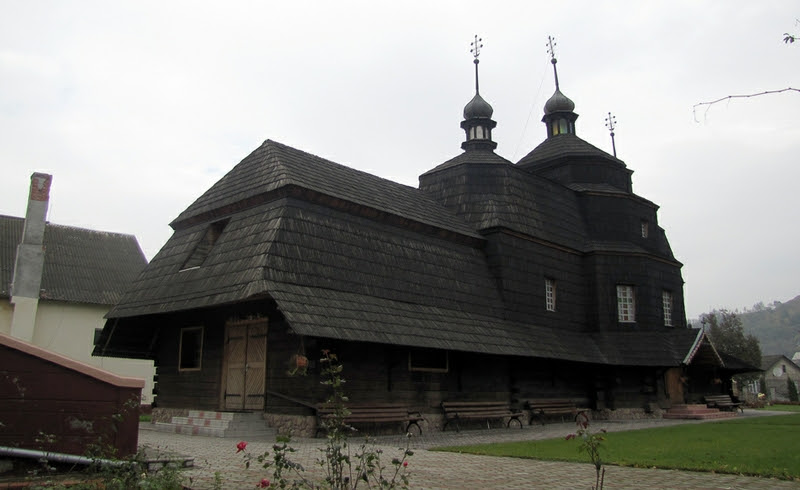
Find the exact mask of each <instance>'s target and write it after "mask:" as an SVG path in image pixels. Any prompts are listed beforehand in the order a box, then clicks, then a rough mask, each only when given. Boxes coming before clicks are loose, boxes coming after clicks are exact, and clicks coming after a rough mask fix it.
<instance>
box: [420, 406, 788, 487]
mask: <svg viewBox="0 0 800 490" xmlns="http://www.w3.org/2000/svg"><path fill="white" fill-rule="evenodd" d="M564 435H565V436H566V434H564ZM606 437H607V439H606V441H605V442H604V443H603V447H602V448H601V452H600V455H601V457H602V458H603V461H604V462H607V463H608V464H614V465H620V466H635V467H644V468H654V467H655V468H672V469H681V470H695V471H715V472H718V473H735V474H744V475H754V476H763V477H776V478H782V479H787V480H798V479H800V451H798V440H800V417H798V416H796V415H777V416H770V417H752V418H750V417H748V418H740V419H736V420H726V421H722V422H709V423H704V424H687V425H677V426H672V427H662V428H657V429H643V430H636V431H627V432H613V433H609V434H606ZM579 445H580V441H579V440H577V439H573V440H570V441H567V440H564V439H563V438H559V439H549V440H544V441H525V442H510V443H499V444H481V445H475V446H454V447H446V448H437V449H436V450H440V451H451V452H463V453H471V454H481V455H488V456H510V457H516V458H531V459H543V460H551V461H577V462H587V463H588V462H589V459H588V456H587V455H586V453H583V452H580V451H579V450H578V447H579Z"/></svg>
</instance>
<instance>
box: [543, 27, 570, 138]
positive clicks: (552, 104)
mask: <svg viewBox="0 0 800 490" xmlns="http://www.w3.org/2000/svg"><path fill="white" fill-rule="evenodd" d="M555 46H556V43H555V40H554V39H553V37H552V36H548V37H547V52H548V53H549V54H550V63H552V64H553V76H554V77H555V81H556V91H555V93H553V95H552V97H550V99H548V101H547V102H545V104H544V117H542V122H543V123H544V124H545V126H546V127H547V137H548V138H552V137H554V136H558V135H560V134H575V120H576V119H578V115H577V114H575V112H573V111H574V110H575V103H574V102H572V101H571V100H570V99H569V98H568V97H567V96H566V95H564V94H562V93H561V87H559V84H558V69H557V68H556V63H558V60H556V52H555Z"/></svg>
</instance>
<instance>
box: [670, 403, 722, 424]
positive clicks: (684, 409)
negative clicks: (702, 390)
mask: <svg viewBox="0 0 800 490" xmlns="http://www.w3.org/2000/svg"><path fill="white" fill-rule="evenodd" d="M735 416H736V413H735V412H721V411H719V409H716V408H708V407H707V406H705V405H702V404H686V405H673V406H672V408H670V409H669V410H667V412H666V413H665V414H664V415H663V417H664V418H665V419H689V420H711V419H725V418H730V417H735Z"/></svg>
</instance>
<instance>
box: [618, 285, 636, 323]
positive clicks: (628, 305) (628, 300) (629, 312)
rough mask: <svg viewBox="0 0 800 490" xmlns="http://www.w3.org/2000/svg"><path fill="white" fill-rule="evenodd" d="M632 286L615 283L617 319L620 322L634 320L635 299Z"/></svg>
mask: <svg viewBox="0 0 800 490" xmlns="http://www.w3.org/2000/svg"><path fill="white" fill-rule="evenodd" d="M633 293H634V291H633V286H628V285H617V319H618V320H619V322H620V323H634V322H635V321H636V299H635V298H634V295H633Z"/></svg>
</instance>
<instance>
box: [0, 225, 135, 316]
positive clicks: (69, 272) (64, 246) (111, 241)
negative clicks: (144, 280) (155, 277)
mask: <svg viewBox="0 0 800 490" xmlns="http://www.w3.org/2000/svg"><path fill="white" fill-rule="evenodd" d="M24 224H25V220H24V219H23V218H18V217H14V216H2V215H0V297H3V298H8V297H9V296H10V291H11V282H12V280H13V276H14V263H15V260H16V253H17V245H18V244H19V243H20V240H21V239H22V230H23V227H24ZM44 247H45V259H44V271H43V272H42V282H41V295H40V297H41V299H49V300H56V301H69V302H76V303H90V304H101V305H112V304H114V303H116V302H117V301H119V299H120V297H121V296H122V292H123V291H124V290H125V288H126V287H127V286H128V285H129V283H130V282H131V281H132V280H133V279H134V278H135V277H136V276H137V275H138V274H139V272H141V271H142V269H143V268H144V267H145V265H147V259H146V258H145V256H144V254H143V253H142V250H141V248H139V243H138V242H137V241H136V237H134V236H133V235H126V234H121V233H109V232H104V231H96V230H87V229H84V228H76V227H71V226H61V225H54V224H51V223H48V224H47V225H46V227H45V233H44Z"/></svg>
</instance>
